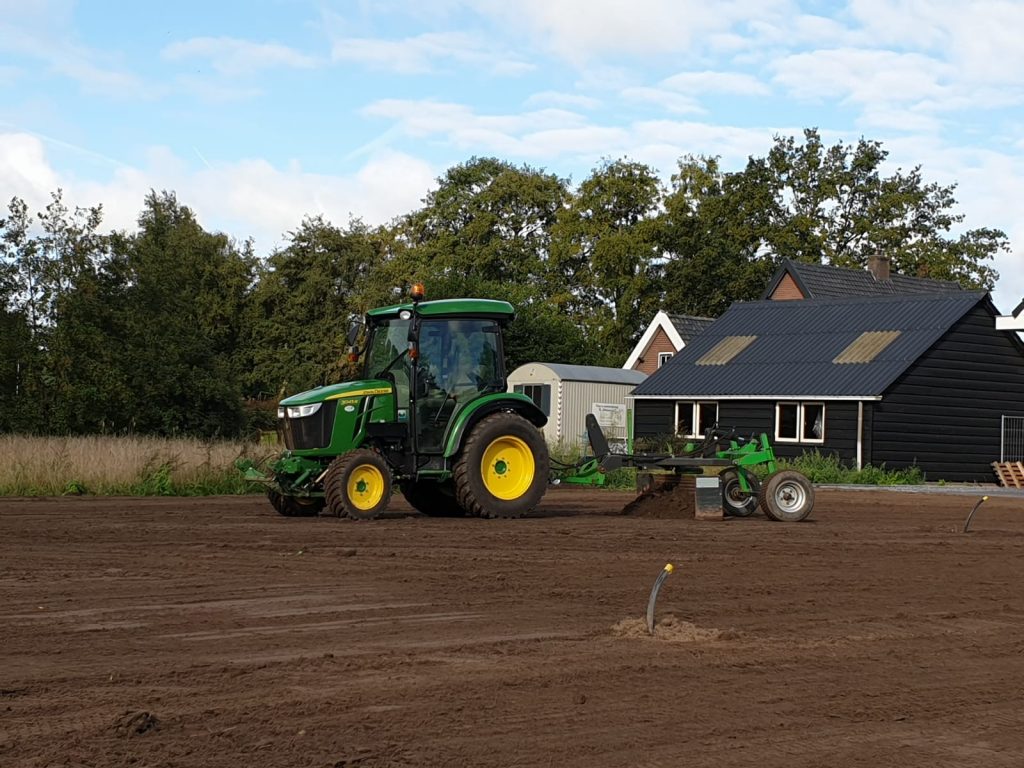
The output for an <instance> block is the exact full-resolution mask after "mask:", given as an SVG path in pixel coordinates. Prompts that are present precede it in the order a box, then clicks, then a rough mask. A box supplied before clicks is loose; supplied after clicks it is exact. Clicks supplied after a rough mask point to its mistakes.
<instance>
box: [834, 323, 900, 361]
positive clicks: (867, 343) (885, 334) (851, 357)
mask: <svg viewBox="0 0 1024 768" xmlns="http://www.w3.org/2000/svg"><path fill="white" fill-rule="evenodd" d="M899 335H900V332H899V331H865V332H864V333H862V334H861V335H860V336H858V337H857V338H856V339H854V340H853V341H852V342H851V343H850V345H849V346H848V347H847V348H846V349H844V350H843V351H842V352H840V353H839V354H838V355H837V356H836V358H835V359H834V360H833V361H832V362H833V363H836V364H837V365H843V364H845V363H870V362H871V361H872V360H874V359H875V358H876V357H878V355H879V354H880V353H881V352H882V351H883V350H884V349H885V348H886V347H888V346H889V345H890V344H892V343H893V342H894V341H896V339H897V337H899Z"/></svg>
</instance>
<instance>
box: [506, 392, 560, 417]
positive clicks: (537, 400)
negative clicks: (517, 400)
mask: <svg viewBox="0 0 1024 768" xmlns="http://www.w3.org/2000/svg"><path fill="white" fill-rule="evenodd" d="M512 389H513V391H514V392H518V393H520V394H523V395H526V396H527V397H528V398H530V399H531V400H533V404H534V405H536V406H537V407H538V408H540V409H541V411H543V412H544V415H545V416H550V415H551V385H550V384H516V385H515V386H514V387H513V388H512Z"/></svg>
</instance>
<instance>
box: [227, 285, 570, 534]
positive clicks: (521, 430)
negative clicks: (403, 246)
mask: <svg viewBox="0 0 1024 768" xmlns="http://www.w3.org/2000/svg"><path fill="white" fill-rule="evenodd" d="M422 299H423V289H422V286H420V285H416V286H414V287H413V292H412V301H411V302H409V303H407V304H399V305H395V306H390V307H382V308H379V309H373V310H371V311H370V312H368V313H367V315H366V318H365V322H363V321H359V322H357V323H355V324H353V328H352V329H351V330H350V332H349V344H350V345H352V346H351V348H350V355H349V359H350V360H351V361H353V362H361V364H362V370H363V378H362V379H360V380H359V381H349V382H345V383H342V384H331V385H329V386H324V387H318V388H316V389H312V390H309V391H308V392H302V393H300V394H297V395H293V396H291V397H288V398H286V399H284V400H282V401H281V402H280V404H279V407H278V411H277V416H278V424H279V429H280V432H281V434H282V436H283V439H284V445H285V448H286V450H285V451H284V452H283V453H282V454H281V455H280V456H279V457H278V458H277V459H276V460H275V461H274V462H273V463H272V464H271V465H270V466H269V468H268V469H269V474H265V473H263V472H260V471H259V470H258V469H257V468H256V467H255V466H254V465H253V464H252V463H251V462H243V463H242V464H240V465H239V468H240V469H242V470H243V472H245V474H246V477H247V478H249V479H250V480H253V481H256V482H261V483H264V484H265V485H266V487H267V495H268V496H269V498H270V502H271V504H272V505H273V506H274V509H276V510H277V511H278V512H279V513H280V514H282V515H289V516H292V515H316V514H326V515H333V516H338V517H348V518H354V519H358V520H370V519H374V518H376V517H378V516H379V515H380V514H381V513H382V512H383V511H384V510H385V508H386V507H387V505H388V501H389V499H390V497H391V491H392V487H393V485H395V484H397V485H398V487H399V488H400V489H401V492H402V495H403V496H405V498H406V500H407V501H408V502H409V504H411V505H412V506H413V507H414V508H415V509H417V510H419V511H420V512H423V513H424V514H427V515H434V516H459V515H469V516H476V517H491V518H493V517H519V516H521V515H523V514H525V513H527V512H529V511H530V510H532V509H533V508H534V507H536V506H537V504H538V503H539V502H540V500H541V498H542V497H543V495H544V492H545V490H546V489H547V485H548V476H549V472H550V460H549V457H548V449H547V444H546V443H545V441H544V438H543V435H542V434H541V432H540V430H539V428H540V427H543V426H544V424H545V423H546V421H547V417H546V416H545V415H544V413H543V412H542V411H541V410H540V408H538V407H537V406H536V405H535V404H534V402H533V401H532V400H531V399H530V398H529V397H526V396H525V395H521V394H514V393H509V392H506V391H505V389H506V382H505V360H504V352H503V346H502V333H503V330H504V329H505V327H506V326H507V325H508V323H510V322H511V321H512V319H513V318H514V317H515V311H514V310H513V308H512V305H511V304H509V303H508V302H505V301H494V300H490V299H445V300H439V301H423V300H422ZM364 326H365V333H364V332H363V331H364ZM360 336H365V340H366V343H365V347H364V349H362V350H361V349H359V347H357V346H356V342H357V340H358V339H359V337H360Z"/></svg>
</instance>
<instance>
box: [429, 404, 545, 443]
mask: <svg viewBox="0 0 1024 768" xmlns="http://www.w3.org/2000/svg"><path fill="white" fill-rule="evenodd" d="M500 411H511V412H513V413H518V414H519V415H520V416H522V417H523V418H524V419H526V420H527V421H529V422H530V423H531V424H533V425H534V426H535V427H537V428H538V429H540V428H541V427H543V426H544V425H545V424H547V423H548V417H547V416H545V415H544V411H542V410H541V409H540V408H538V407H537V406H536V404H534V402H533V400H531V399H530V398H529V397H527V396H526V395H523V394H520V393H518V392H498V393H495V394H493V395H484V396H483V397H480V398H477V399H476V400H474V401H473V402H471V403H470V404H469V405H467V406H466V407H465V408H463V409H462V410H461V411H459V414H458V415H457V416H456V417H455V419H454V420H453V421H452V423H451V426H450V427H449V428H448V435H447V437H446V438H445V442H444V455H445V458H450V457H452V456H454V455H455V454H457V453H458V452H459V451H460V450H461V448H462V443H463V441H464V439H465V437H466V435H468V434H469V433H470V432H471V431H472V429H473V426H474V425H475V424H476V423H477V422H478V421H480V420H481V419H483V418H485V417H487V416H490V415H491V414H492V413H498V412H500Z"/></svg>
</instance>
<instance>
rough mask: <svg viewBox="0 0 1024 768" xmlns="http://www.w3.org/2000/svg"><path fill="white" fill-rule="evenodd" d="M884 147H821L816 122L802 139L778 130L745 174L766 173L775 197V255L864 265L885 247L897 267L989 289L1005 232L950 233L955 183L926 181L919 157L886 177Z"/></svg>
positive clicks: (771, 236) (771, 241) (770, 239)
mask: <svg viewBox="0 0 1024 768" xmlns="http://www.w3.org/2000/svg"><path fill="white" fill-rule="evenodd" d="M887 157H888V152H886V151H885V150H884V149H883V148H882V144H881V143H880V142H877V141H867V140H865V139H861V140H860V141H858V142H857V144H856V146H853V145H846V144H843V143H842V142H840V143H838V144H835V145H833V146H831V147H825V146H824V144H823V143H822V141H821V137H820V135H819V134H818V131H817V130H814V129H808V130H805V131H804V142H803V144H798V143H797V141H796V139H795V138H793V137H788V138H779V137H777V138H776V139H775V143H774V146H773V147H772V149H771V151H770V152H769V153H768V156H767V157H766V158H763V159H759V160H754V159H752V160H751V161H750V162H749V163H748V164H747V169H746V170H745V171H744V173H745V174H752V175H754V176H756V177H758V178H761V179H764V180H765V181H767V183H769V184H770V185H771V191H772V195H773V198H774V204H773V206H772V210H771V212H772V217H773V226H772V230H771V231H770V232H769V233H768V235H767V238H766V245H767V247H768V248H769V249H770V250H771V252H772V253H773V254H774V255H775V256H776V257H779V258H791V259H796V260H798V261H809V262H824V263H828V264H833V265H835V266H841V267H861V268H862V267H863V266H864V265H865V264H866V262H867V259H868V257H869V256H871V255H872V254H874V253H883V254H885V255H887V256H888V257H889V259H890V263H891V265H892V269H893V270H894V271H896V272H898V273H901V274H906V275H911V276H916V277H932V278H937V279H944V280H957V281H959V282H961V283H962V284H963V285H964V286H965V287H970V288H985V289H986V290H988V289H991V288H992V286H993V285H994V284H995V280H996V278H997V277H998V274H997V273H996V272H995V271H994V270H993V269H992V267H990V266H989V265H988V264H986V263H985V262H988V261H991V260H992V258H993V257H994V255H995V254H996V253H998V252H1000V251H1003V250H1006V248H1007V247H1008V241H1007V238H1006V235H1005V234H1004V233H1003V232H1001V231H999V230H995V229H974V230H969V231H967V232H965V233H963V234H962V235H959V236H956V237H954V236H952V235H951V232H952V230H953V228H954V227H957V226H958V225H960V224H962V222H963V220H964V216H963V214H960V213H955V212H954V209H955V206H956V198H955V197H954V192H955V189H956V186H955V185H949V186H943V185H940V184H936V183H926V182H925V181H924V179H923V177H922V174H921V168H920V166H916V167H914V168H912V169H911V170H910V171H908V172H905V171H903V170H902V169H897V170H896V171H895V172H894V173H893V174H892V175H889V176H883V175H882V166H883V164H884V163H885V161H886V159H887Z"/></svg>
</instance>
